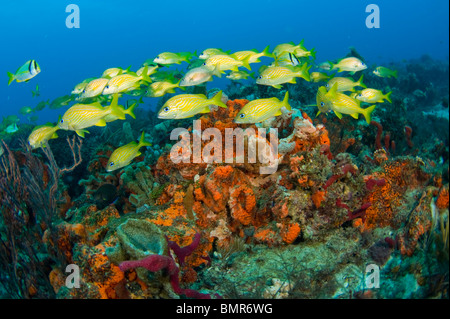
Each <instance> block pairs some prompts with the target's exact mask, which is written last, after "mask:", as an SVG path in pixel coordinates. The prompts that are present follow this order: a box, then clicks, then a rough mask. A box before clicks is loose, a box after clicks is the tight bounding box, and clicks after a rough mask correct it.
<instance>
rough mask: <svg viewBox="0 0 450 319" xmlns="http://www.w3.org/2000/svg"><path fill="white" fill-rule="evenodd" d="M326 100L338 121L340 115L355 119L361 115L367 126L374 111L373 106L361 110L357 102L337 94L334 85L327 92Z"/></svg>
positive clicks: (335, 85)
mask: <svg viewBox="0 0 450 319" xmlns="http://www.w3.org/2000/svg"><path fill="white" fill-rule="evenodd" d="M327 98H328V99H329V101H330V108H331V110H333V112H334V114H336V116H337V117H338V118H339V119H341V118H342V114H349V115H350V116H351V117H353V118H355V119H358V117H359V114H362V115H363V116H364V118H365V119H366V122H367V124H369V123H370V114H371V113H372V112H373V110H374V109H375V105H372V106H370V107H368V108H366V109H362V108H361V106H360V101H359V100H357V99H354V98H352V97H350V96H348V95H345V94H343V93H339V92H337V84H336V83H335V84H334V85H333V87H332V88H331V89H330V91H329V92H328V94H327Z"/></svg>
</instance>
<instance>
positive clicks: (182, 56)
mask: <svg viewBox="0 0 450 319" xmlns="http://www.w3.org/2000/svg"><path fill="white" fill-rule="evenodd" d="M195 55H197V53H194V54H192V53H190V52H179V53H173V52H163V53H160V54H158V56H157V57H156V58H155V59H154V60H153V62H155V63H158V64H164V65H166V64H181V62H183V61H184V62H187V63H189V59H191V58H192V57H193V56H195Z"/></svg>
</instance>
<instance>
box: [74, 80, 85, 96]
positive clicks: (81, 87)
mask: <svg viewBox="0 0 450 319" xmlns="http://www.w3.org/2000/svg"><path fill="white" fill-rule="evenodd" d="M88 83H89V82H81V83H78V84H77V85H75V87H74V88H73V90H72V92H71V93H72V94H80V93H81V92H83V90H84V89H85V88H86V86H87V85H88Z"/></svg>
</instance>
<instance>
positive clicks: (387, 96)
mask: <svg viewBox="0 0 450 319" xmlns="http://www.w3.org/2000/svg"><path fill="white" fill-rule="evenodd" d="M391 94H392V91H389V92H388V93H387V94H386V95H385V96H384V98H385V99H386V100H387V101H388V102H389V103H392V100H391Z"/></svg>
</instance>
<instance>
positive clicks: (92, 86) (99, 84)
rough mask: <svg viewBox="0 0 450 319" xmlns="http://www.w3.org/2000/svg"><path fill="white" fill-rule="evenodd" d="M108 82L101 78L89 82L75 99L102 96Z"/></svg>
mask: <svg viewBox="0 0 450 319" xmlns="http://www.w3.org/2000/svg"><path fill="white" fill-rule="evenodd" d="M108 81H109V80H108V79H103V78H100V79H95V80H92V81H90V82H89V83H88V84H87V85H86V87H85V88H84V89H83V91H81V94H80V96H79V97H78V98H77V100H80V99H86V98H89V97H95V96H99V95H100V94H102V92H103V89H104V88H105V86H106V84H107V83H108Z"/></svg>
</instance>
